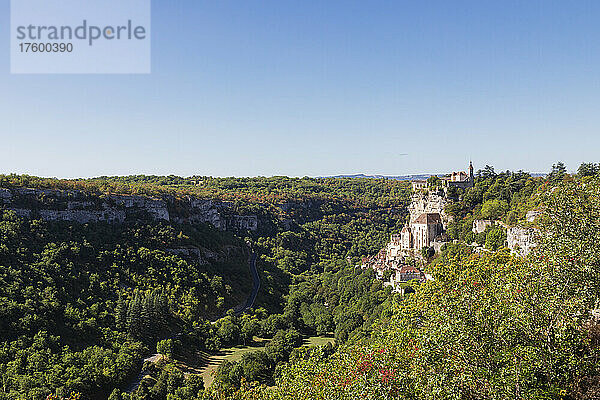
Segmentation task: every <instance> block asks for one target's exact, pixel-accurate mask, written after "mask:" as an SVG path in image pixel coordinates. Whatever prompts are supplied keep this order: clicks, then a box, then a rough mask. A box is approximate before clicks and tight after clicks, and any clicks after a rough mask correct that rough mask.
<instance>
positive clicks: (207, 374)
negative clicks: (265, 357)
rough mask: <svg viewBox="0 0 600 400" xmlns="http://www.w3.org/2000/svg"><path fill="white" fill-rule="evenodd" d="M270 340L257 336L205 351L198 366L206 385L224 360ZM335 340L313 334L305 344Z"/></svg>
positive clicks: (317, 344)
mask: <svg viewBox="0 0 600 400" xmlns="http://www.w3.org/2000/svg"><path fill="white" fill-rule="evenodd" d="M268 342H269V339H262V338H257V337H255V338H254V342H253V343H252V344H251V345H249V346H236V347H229V348H226V349H221V351H219V352H218V353H215V354H209V353H204V352H203V353H202V354H201V359H202V364H203V366H202V367H200V368H198V371H199V372H200V374H201V375H202V379H204V386H205V387H209V386H210V385H211V384H212V382H213V380H214V377H213V374H214V373H215V372H216V371H217V368H219V365H221V363H223V362H224V361H230V362H233V361H239V360H240V359H241V358H242V356H243V355H244V354H245V353H248V352H251V351H255V350H261V349H263V348H264V346H265V345H266V344H267V343H268ZM333 342H334V338H333V336H325V337H323V336H311V337H308V338H305V339H304V346H321V345H325V344H327V343H333Z"/></svg>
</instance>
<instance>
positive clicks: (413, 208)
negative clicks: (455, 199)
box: [408, 192, 449, 226]
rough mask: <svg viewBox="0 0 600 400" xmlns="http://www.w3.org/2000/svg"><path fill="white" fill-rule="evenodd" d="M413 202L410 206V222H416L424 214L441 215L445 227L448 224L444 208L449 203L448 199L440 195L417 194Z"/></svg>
mask: <svg viewBox="0 0 600 400" xmlns="http://www.w3.org/2000/svg"><path fill="white" fill-rule="evenodd" d="M411 200H412V201H411V202H410V205H409V206H408V212H409V213H410V222H414V221H415V220H416V219H417V218H419V217H420V216H421V215H422V214H440V216H441V217H442V223H443V224H444V226H446V224H447V223H448V220H449V219H448V216H447V215H446V211H445V210H444V208H445V207H446V204H447V203H448V200H447V199H446V197H445V196H444V195H443V193H442V194H440V193H434V192H432V193H427V194H425V193H421V192H417V193H414V194H413V195H412V199H411Z"/></svg>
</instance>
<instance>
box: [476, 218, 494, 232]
mask: <svg viewBox="0 0 600 400" xmlns="http://www.w3.org/2000/svg"><path fill="white" fill-rule="evenodd" d="M488 226H494V221H492V220H489V219H476V220H474V221H473V233H482V232H485V230H486V229H487V227H488Z"/></svg>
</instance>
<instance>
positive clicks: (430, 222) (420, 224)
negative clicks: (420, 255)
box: [401, 213, 444, 251]
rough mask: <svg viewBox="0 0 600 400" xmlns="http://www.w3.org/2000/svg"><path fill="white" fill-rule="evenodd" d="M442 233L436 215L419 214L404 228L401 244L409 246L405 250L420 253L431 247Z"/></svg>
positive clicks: (439, 217)
mask: <svg viewBox="0 0 600 400" xmlns="http://www.w3.org/2000/svg"><path fill="white" fill-rule="evenodd" d="M443 232H444V226H443V224H442V218H441V216H440V214H438V213H426V214H421V215H420V216H419V217H418V218H417V219H416V220H415V221H413V222H411V223H410V226H409V227H408V228H407V227H405V228H404V229H403V230H402V233H401V237H402V238H401V242H402V243H403V244H410V246H408V247H405V248H404V249H405V250H411V249H414V250H417V251H420V250H421V249H423V248H426V247H431V243H432V242H433V241H434V240H435V238H437V237H438V236H440V235H441V234H442V233H443Z"/></svg>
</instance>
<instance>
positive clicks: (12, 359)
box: [0, 163, 600, 400]
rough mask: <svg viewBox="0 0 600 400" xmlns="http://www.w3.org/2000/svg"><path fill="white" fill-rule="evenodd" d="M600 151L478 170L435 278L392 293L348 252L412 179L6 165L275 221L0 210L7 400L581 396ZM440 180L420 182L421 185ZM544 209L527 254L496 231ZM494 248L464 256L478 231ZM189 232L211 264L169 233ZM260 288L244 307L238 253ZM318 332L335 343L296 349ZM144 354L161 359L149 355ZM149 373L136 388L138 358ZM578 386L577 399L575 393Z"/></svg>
mask: <svg viewBox="0 0 600 400" xmlns="http://www.w3.org/2000/svg"><path fill="white" fill-rule="evenodd" d="M599 171H600V167H599V166H598V165H597V164H583V165H582V166H581V167H580V168H579V170H578V173H577V174H574V175H570V174H568V173H567V172H566V169H565V167H564V165H562V164H560V163H558V164H556V165H554V166H553V168H552V170H551V172H550V173H549V175H548V176H547V177H545V178H533V177H531V176H530V175H529V174H527V173H524V172H522V171H519V172H510V171H505V172H500V173H496V172H495V171H494V169H493V168H492V167H489V166H486V168H484V169H482V170H481V171H478V172H477V175H476V179H475V185H474V187H473V188H470V189H466V190H456V191H453V192H451V193H449V194H448V195H449V196H450V197H451V198H452V199H453V201H452V202H451V203H450V204H449V205H448V206H447V209H446V212H447V213H448V214H449V215H450V216H451V217H452V221H453V222H451V223H450V224H449V226H448V230H447V234H448V236H449V238H450V240H453V241H454V244H452V245H448V246H445V248H444V249H443V251H442V253H441V254H438V255H436V256H435V257H434V259H433V260H430V261H433V262H431V263H430V265H429V267H428V268H429V270H430V272H431V273H432V274H433V276H434V280H433V281H428V282H427V283H425V284H422V285H416V286H415V293H413V294H410V295H407V296H400V295H396V294H393V293H392V292H391V290H390V288H387V287H384V286H383V284H382V282H381V281H380V280H378V279H376V277H375V274H374V273H373V271H372V270H362V269H360V268H356V265H357V264H358V263H359V260H360V258H361V256H366V255H372V254H375V253H377V251H378V250H379V249H380V248H381V247H382V246H384V245H385V243H386V242H387V240H388V239H389V235H390V234H392V233H398V232H399V231H400V229H401V228H402V226H403V225H404V223H405V221H406V216H407V210H406V207H407V205H408V202H409V201H410V194H411V191H410V185H409V184H408V183H407V182H401V181H395V180H387V179H334V178H326V179H314V178H287V177H273V178H211V177H201V176H196V177H190V178H181V177H175V176H168V177H155V176H130V177H100V178H96V179H89V180H58V179H44V178H36V177H30V176H17V175H0V188H23V187H31V188H44V189H56V190H79V191H84V192H85V193H88V194H89V195H92V196H102V195H104V194H107V193H118V194H136V195H143V196H152V197H155V198H160V197H163V196H170V197H175V198H177V197H185V196H196V197H199V198H207V199H215V200H219V201H225V202H229V203H230V204H232V207H233V209H234V210H235V212H237V213H240V214H242V215H247V214H253V215H257V216H259V221H262V222H263V223H264V225H265V226H269V227H270V228H269V229H268V230H265V229H259V230H257V231H254V232H253V231H245V232H240V231H237V232H231V231H220V230H218V229H215V228H214V227H212V226H210V225H209V224H203V223H195V224H176V223H173V222H167V221H148V220H140V221H127V222H126V223H123V224H108V223H86V224H77V223H73V222H67V221H42V220H39V219H25V218H22V217H19V216H17V215H16V214H15V213H14V212H12V211H9V210H4V211H3V212H2V213H1V218H0V280H1V281H2V286H1V287H0V376H2V378H1V381H0V385H1V388H2V390H0V399H20V398H27V399H44V398H56V399H61V398H65V399H66V398H69V397H72V398H76V397H78V396H80V397H81V398H86V399H87V398H89V399H106V398H110V399H111V400H116V399H140V400H141V399H152V400H154V399H157V400H158V399H167V398H168V399H170V400H178V399H181V400H184V399H200V398H205V399H221V398H240V399H241V398H248V399H258V398H273V399H288V398H289V399H291V398H297V399H331V398H340V399H341V398H347V399H355V398H357V397H366V398H381V399H383V398H414V399H421V398H474V399H475V398H481V399H488V398H489V399H496V398H497V399H501V398H582V399H583V398H590V397H589V396H590V393H592V392H593V391H594V390H596V388H597V386H598V384H597V382H598V378H597V377H598V376H600V371H598V365H597V357H598V353H597V351H598V349H597V345H596V344H597V341H598V336H597V333H596V332H597V331H598V330H597V329H596V328H595V324H593V323H592V322H591V321H592V320H591V319H590V313H591V310H592V309H593V308H594V306H595V302H596V299H597V297H598V290H600V289H599V288H597V284H596V283H597V282H598V276H597V274H598V272H599V271H597V265H598V258H597V254H600V253H599V252H598V249H597V248H596V247H597V246H598V244H597V243H600V242H599V241H598V239H599V238H598V236H599V235H600V227H599V226H598V221H600V202H599V200H598V199H599V198H600V195H599V193H600V192H599V190H600V178H599V177H598V173H599ZM434 180H435V179H432V182H433V181H434ZM532 209H536V210H537V209H540V210H543V213H544V218H543V219H542V220H543V224H544V226H543V231H544V232H545V236H544V240H543V242H542V243H541V244H540V246H539V247H538V249H537V250H536V251H535V252H534V253H533V254H531V255H530V256H528V258H521V257H517V256H515V255H512V254H510V252H508V250H506V249H505V248H504V243H505V242H504V240H505V238H504V237H503V236H502V235H503V234H504V233H503V231H502V229H501V228H498V227H494V228H490V229H488V230H486V232H484V233H483V234H480V235H475V234H473V232H472V229H471V227H472V223H473V220H474V219H494V220H501V221H503V223H505V224H506V225H509V226H510V225H515V224H520V223H523V222H524V217H525V214H526V212H527V211H530V210H532ZM474 241H475V242H479V243H482V244H485V245H486V247H487V248H488V249H491V250H493V251H489V252H484V253H474V252H473V250H472V249H473V247H469V246H467V244H470V243H471V242H474ZM182 247H188V248H189V247H194V248H199V249H204V250H206V251H207V252H208V253H210V254H212V255H213V256H212V258H209V259H208V262H206V260H205V261H202V262H200V261H199V260H198V259H197V258H194V257H190V256H189V255H185V254H181V253H178V252H176V251H173V249H177V248H182ZM252 253H254V254H256V255H257V262H256V266H257V269H258V271H259V272H260V279H261V288H260V291H259V293H258V297H257V299H256V302H255V304H254V307H253V308H252V309H251V310H248V311H246V312H245V313H240V312H234V310H236V309H238V310H239V305H240V304H243V303H244V302H245V300H246V298H247V296H248V295H249V294H250V292H251V290H252V280H251V277H250V271H249V268H248V260H249V258H250V255H251V254H252ZM311 335H332V336H333V337H334V338H335V345H333V346H332V345H328V346H321V347H306V346H302V347H301V345H302V343H303V338H305V337H307V336H311ZM256 337H260V338H262V339H265V340H267V342H266V343H267V344H266V345H265V346H264V347H263V349H262V350H257V351H254V352H249V353H246V354H245V355H244V356H243V357H242V358H241V359H240V360H239V361H235V362H225V363H223V364H221V366H220V367H219V368H218V370H217V372H216V375H215V381H214V383H213V385H212V386H211V387H210V388H204V384H203V381H202V378H201V377H200V376H199V375H197V374H195V373H194V372H193V371H192V372H190V371H189V370H187V369H185V368H183V367H182V365H183V364H184V361H185V360H187V359H189V358H190V354H199V353H200V352H214V351H217V350H219V349H220V348H222V347H226V346H234V345H238V344H240V345H241V344H247V343H249V342H252V341H253V340H255V338H256ZM154 353H159V354H161V355H162V356H163V357H162V358H160V360H159V361H158V362H147V363H145V365H144V366H142V363H143V360H144V359H145V358H146V357H149V356H150V355H152V354H154ZM141 369H143V370H144V371H145V374H146V376H147V378H144V379H143V380H142V381H141V383H140V384H139V385H137V386H136V387H135V388H131V387H130V386H131V385H130V383H131V382H132V380H135V378H136V376H137V375H138V374H139V371H140V370H141ZM585 396H588V397H585Z"/></svg>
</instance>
